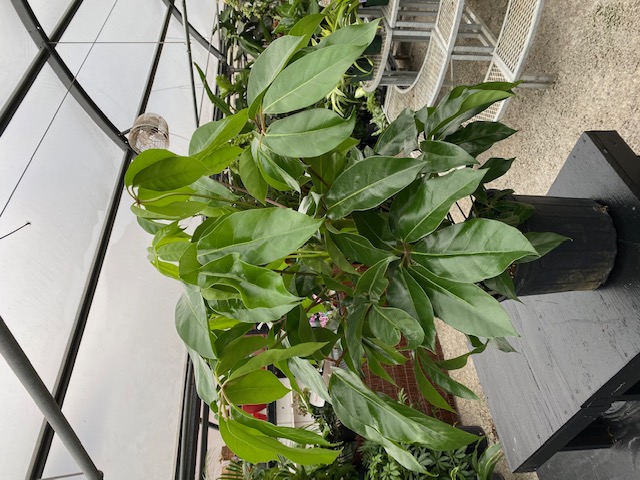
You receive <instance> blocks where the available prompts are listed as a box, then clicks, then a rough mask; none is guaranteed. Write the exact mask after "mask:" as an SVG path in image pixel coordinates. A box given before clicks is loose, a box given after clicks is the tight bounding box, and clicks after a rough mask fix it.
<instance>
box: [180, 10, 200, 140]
mask: <svg viewBox="0 0 640 480" xmlns="http://www.w3.org/2000/svg"><path fill="white" fill-rule="evenodd" d="M182 26H183V27H184V41H185V42H186V45H187V61H188V62H189V81H190V82H191V95H192V97H193V114H194V116H195V119H196V128H198V127H199V126H200V119H199V118H198V96H197V94H196V81H195V78H193V57H192V55H191V38H190V37H189V18H188V17H187V0H182Z"/></svg>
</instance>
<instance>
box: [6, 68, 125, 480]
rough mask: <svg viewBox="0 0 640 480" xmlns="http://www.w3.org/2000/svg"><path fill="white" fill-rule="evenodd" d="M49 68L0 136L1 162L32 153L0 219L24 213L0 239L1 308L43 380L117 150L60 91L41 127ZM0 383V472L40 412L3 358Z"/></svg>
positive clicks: (87, 254) (15, 460)
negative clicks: (45, 127) (47, 123)
mask: <svg viewBox="0 0 640 480" xmlns="http://www.w3.org/2000/svg"><path fill="white" fill-rule="evenodd" d="M50 76H51V72H48V73H47V71H43V73H42V79H38V81H37V82H36V84H35V85H34V86H33V88H32V91H31V92H30V93H29V95H28V97H27V99H26V100H25V103H23V105H22V107H21V108H20V109H19V110H18V112H17V113H16V115H15V117H14V118H13V121H12V122H11V124H10V127H9V129H7V131H6V132H5V134H4V135H3V136H2V137H1V138H0V159H2V160H1V161H2V165H3V167H2V170H3V172H4V171H5V170H7V169H6V166H7V164H13V163H14V162H15V163H16V164H18V166H19V167H18V169H19V170H23V169H24V168H25V167H26V166H27V165H26V164H27V161H28V160H29V159H30V158H31V157H32V156H33V159H32V161H31V163H30V165H29V166H28V168H27V169H26V172H25V173H24V176H23V177H22V179H21V180H20V181H19V185H18V187H17V189H16V190H15V194H14V195H13V197H12V198H11V200H10V202H9V203H8V206H7V208H6V210H5V212H4V214H3V215H2V217H1V220H0V231H1V232H2V234H6V233H8V232H10V231H11V230H13V229H14V228H16V227H18V226H20V225H23V224H24V223H25V222H30V225H29V226H27V227H25V228H23V229H22V230H20V231H18V232H16V233H14V234H13V235H10V236H9V237H6V238H4V239H3V240H2V245H1V248H0V285H2V288H0V305H2V317H3V318H4V320H5V322H6V323H7V325H8V326H9V328H10V329H11V331H12V332H13V334H14V335H15V337H16V338H17V340H18V342H19V343H20V345H22V347H23V349H24V350H25V352H26V354H27V356H28V357H29V358H30V360H31V362H32V363H33V365H34V367H35V369H36V371H37V372H38V373H39V374H40V376H41V377H42V379H43V381H44V382H45V384H46V385H47V387H48V388H52V387H53V383H54V380H55V378H56V376H57V374H58V370H59V368H60V365H61V361H62V357H63V352H64V349H65V347H66V345H67V341H68V338H69V334H70V331H71V327H72V324H73V323H74V320H75V317H76V313H77V310H78V305H79V303H80V298H81V296H82V292H83V290H84V288H85V284H86V281H87V278H88V276H89V272H90V268H91V263H92V260H93V257H94V254H95V250H96V247H97V243H98V239H99V236H100V232H101V230H102V228H103V225H104V221H105V214H106V209H107V206H108V204H109V201H110V198H111V196H112V193H113V190H114V187H115V185H116V177H117V173H118V167H119V164H120V162H121V159H122V156H123V153H122V151H121V150H120V149H119V148H117V147H116V146H115V145H114V144H113V143H112V142H111V141H110V140H109V139H108V138H107V137H106V135H105V134H104V133H103V132H102V131H101V130H100V129H99V128H98V127H96V126H95V124H94V123H93V122H91V121H90V120H89V117H88V116H87V115H86V114H85V113H84V111H83V110H82V109H81V108H80V107H79V106H78V104H77V103H76V102H75V100H73V98H71V97H70V96H68V97H67V98H66V99H65V100H64V102H63V103H62V106H61V107H60V109H59V110H58V111H57V115H56V117H55V119H54V120H53V122H52V124H51V127H50V128H49V130H48V131H47V132H46V134H45V133H44V131H43V125H42V122H43V121H48V120H50V119H51V118H52V117H53V114H54V112H55V109H53V107H54V106H55V105H51V104H50V103H56V102H57V101H58V97H59V96H60V91H59V89H60V87H59V86H56V85H55V81H52V80H51V78H50ZM40 80H42V81H40ZM47 95H49V98H47ZM52 109H53V111H52ZM40 114H42V115H46V116H45V117H44V118H40V117H39V115H40ZM43 135H44V138H43V139H42V143H41V144H40V145H39V147H38V149H37V151H36V147H37V145H38V141H39V140H40V138H42V136H43ZM34 152H35V155H34ZM9 170H10V171H11V173H12V175H11V179H12V180H11V181H12V182H13V184H11V185H7V184H5V178H7V177H6V176H5V175H4V174H2V175H0V178H2V181H3V184H2V190H1V191H2V193H3V199H2V205H3V206H4V205H5V204H6V202H7V196H6V195H4V193H5V191H6V188H7V187H8V186H10V187H11V188H13V186H14V185H15V184H16V183H17V182H18V179H16V176H15V175H13V173H15V172H14V171H13V170H12V169H9ZM0 384H2V389H0V405H2V408H1V409H0V425H2V431H3V435H1V436H0V465H2V469H3V474H4V472H5V471H7V470H8V471H11V472H15V473H16V474H15V475H9V476H7V477H4V478H21V476H23V475H24V473H25V471H26V467H27V464H28V460H29V458H30V456H31V454H32V452H33V449H34V441H35V436H36V434H37V431H38V430H39V428H40V424H41V416H40V415H39V413H38V412H37V409H35V407H34V406H33V402H32V401H31V400H30V399H28V398H26V397H25V394H24V390H23V389H22V386H21V385H19V384H18V383H17V381H16V380H15V378H14V376H13V373H12V372H11V371H10V370H9V369H8V367H7V365H6V364H5V363H4V362H0ZM0 478H2V477H1V476H0Z"/></svg>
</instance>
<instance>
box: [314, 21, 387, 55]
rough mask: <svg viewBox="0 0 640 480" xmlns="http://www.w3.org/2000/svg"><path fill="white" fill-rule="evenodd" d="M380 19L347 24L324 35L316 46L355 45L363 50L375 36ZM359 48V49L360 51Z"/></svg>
mask: <svg viewBox="0 0 640 480" xmlns="http://www.w3.org/2000/svg"><path fill="white" fill-rule="evenodd" d="M379 24H380V19H379V18H378V19H376V20H374V21H372V22H368V23H360V24H357V25H347V26H346V27H342V28H340V29H338V30H336V31H335V32H333V33H332V34H331V35H329V36H328V37H324V38H323V39H322V40H321V41H320V43H319V44H318V48H325V47H329V46H332V45H343V46H345V45H355V46H358V47H362V50H364V48H365V47H367V46H368V45H369V44H370V43H371V42H372V41H373V38H374V37H375V36H376V31H377V30H378V25H379ZM362 50H361V51H362Z"/></svg>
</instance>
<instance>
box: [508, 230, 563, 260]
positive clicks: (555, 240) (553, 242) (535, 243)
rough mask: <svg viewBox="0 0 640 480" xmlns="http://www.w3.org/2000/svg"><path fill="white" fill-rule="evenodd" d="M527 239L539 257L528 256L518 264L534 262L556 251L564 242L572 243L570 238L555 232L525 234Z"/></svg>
mask: <svg viewBox="0 0 640 480" xmlns="http://www.w3.org/2000/svg"><path fill="white" fill-rule="evenodd" d="M524 236H525V237H526V239H527V240H528V241H529V243H531V246H532V247H533V248H534V249H535V251H536V252H537V255H532V256H527V257H524V258H521V259H520V260H518V262H517V263H526V262H532V261H534V260H537V259H539V258H540V257H543V256H545V255H546V254H547V253H549V252H551V251H552V250H555V249H556V248H558V247H559V246H560V245H562V244H563V243H564V242H567V241H569V242H571V241H572V240H571V239H570V238H569V237H565V236H564V235H558V234H557V233H553V232H527V233H525V234H524Z"/></svg>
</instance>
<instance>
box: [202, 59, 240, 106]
mask: <svg viewBox="0 0 640 480" xmlns="http://www.w3.org/2000/svg"><path fill="white" fill-rule="evenodd" d="M193 65H194V66H195V67H196V70H197V71H198V76H199V77H200V80H201V81H202V84H203V85H204V89H205V91H206V92H207V96H208V97H209V100H210V101H211V103H213V104H214V105H215V106H216V107H217V108H218V110H220V111H221V112H222V113H223V114H224V115H225V116H230V115H232V112H231V109H230V108H229V105H227V103H226V102H225V101H224V100H223V99H222V98H221V97H220V96H218V95H216V94H214V93H213V91H212V90H211V87H210V86H209V82H207V76H206V75H205V73H204V72H203V71H202V69H201V68H200V66H199V65H198V64H197V63H195V62H194V63H193Z"/></svg>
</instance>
